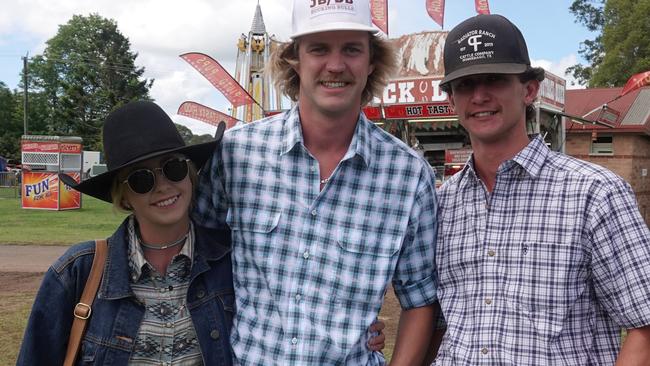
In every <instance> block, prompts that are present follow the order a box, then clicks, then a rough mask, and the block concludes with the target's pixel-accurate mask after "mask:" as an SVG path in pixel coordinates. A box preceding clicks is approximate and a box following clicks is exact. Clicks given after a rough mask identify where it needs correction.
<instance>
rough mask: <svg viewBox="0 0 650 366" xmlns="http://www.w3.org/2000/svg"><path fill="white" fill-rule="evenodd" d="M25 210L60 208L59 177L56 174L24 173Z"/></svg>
mask: <svg viewBox="0 0 650 366" xmlns="http://www.w3.org/2000/svg"><path fill="white" fill-rule="evenodd" d="M22 175H23V177H22V179H23V182H22V187H21V189H22V194H21V201H22V207H23V208H42V209H49V210H56V209H58V208H59V177H58V175H57V174H56V173H33V172H27V171H23V172H22Z"/></svg>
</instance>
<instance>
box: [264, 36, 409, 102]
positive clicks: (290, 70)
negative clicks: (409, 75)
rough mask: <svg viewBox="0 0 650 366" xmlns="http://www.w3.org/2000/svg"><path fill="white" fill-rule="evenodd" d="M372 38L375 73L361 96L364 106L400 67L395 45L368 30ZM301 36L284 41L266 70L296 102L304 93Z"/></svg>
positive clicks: (371, 54)
mask: <svg viewBox="0 0 650 366" xmlns="http://www.w3.org/2000/svg"><path fill="white" fill-rule="evenodd" d="M368 36H369V38H370V63H371V64H372V65H373V66H374V70H373V72H372V73H371V74H370V75H368V81H367V82H366V87H365V89H363V93H362V95H361V103H362V105H366V104H368V103H369V102H370V101H371V100H372V98H373V97H374V96H376V95H380V94H381V93H382V92H383V91H384V88H385V87H386V84H387V83H388V80H389V79H390V77H391V76H392V75H393V73H394V72H395V70H396V69H397V60H396V59H395V50H394V48H393V45H392V44H391V43H390V42H389V41H387V40H385V39H382V38H379V37H378V36H376V35H373V34H370V33H368ZM298 47H300V37H298V38H297V39H294V40H292V41H291V42H286V43H281V44H280V45H279V46H278V47H277V48H276V49H275V50H274V51H273V52H272V53H271V59H270V61H269V64H268V65H267V68H266V72H268V73H270V74H271V76H273V80H274V83H275V85H276V86H277V87H278V89H280V90H281V91H282V92H283V93H284V94H286V95H287V96H288V97H289V98H291V100H293V101H294V102H295V101H297V100H298V93H299V92H300V76H299V75H298V73H297V72H296V70H295V69H294V67H295V66H297V65H298V64H299V63H300V61H299V60H298Z"/></svg>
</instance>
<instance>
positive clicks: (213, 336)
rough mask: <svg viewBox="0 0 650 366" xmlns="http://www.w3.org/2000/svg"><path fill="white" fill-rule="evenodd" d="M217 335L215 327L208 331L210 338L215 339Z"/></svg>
mask: <svg viewBox="0 0 650 366" xmlns="http://www.w3.org/2000/svg"><path fill="white" fill-rule="evenodd" d="M219 336H220V334H219V331H218V330H216V329H213V330H212V332H210V338H212V339H215V340H216V339H219Z"/></svg>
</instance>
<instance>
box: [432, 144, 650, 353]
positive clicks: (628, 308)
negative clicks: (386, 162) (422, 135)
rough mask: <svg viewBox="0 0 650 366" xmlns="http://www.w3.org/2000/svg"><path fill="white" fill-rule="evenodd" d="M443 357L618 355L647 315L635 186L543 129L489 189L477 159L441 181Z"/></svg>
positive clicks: (646, 268) (647, 270)
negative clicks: (551, 141) (570, 152)
mask: <svg viewBox="0 0 650 366" xmlns="http://www.w3.org/2000/svg"><path fill="white" fill-rule="evenodd" d="M438 197H439V218H438V220H439V228H438V230H439V231H438V247H437V252H436V258H437V263H438V276H439V288H438V297H439V299H440V302H441V306H442V312H443V314H444V316H445V319H446V322H447V332H446V334H445V337H444V340H443V343H442V345H441V348H440V352H439V354H438V358H437V360H436V362H435V365H478V364H493V365H496V364H499V365H613V364H614V361H615V358H616V355H617V354H618V350H619V341H620V329H621V327H624V328H637V327H642V326H646V325H650V233H649V231H648V227H647V226H646V224H645V223H644V221H643V219H642V218H641V216H640V214H639V209H638V208H637V205H636V200H635V198H634V194H633V192H632V190H631V189H630V187H629V185H628V184H627V183H625V182H624V181H623V180H622V179H621V178H620V177H618V176H616V175H615V174H613V173H611V172H610V171H608V170H606V169H604V168H602V167H599V166H597V165H594V164H590V163H587V162H584V161H581V160H577V159H575V158H572V157H569V156H566V155H564V154H559V153H555V152H552V151H550V150H549V149H548V148H547V147H546V145H545V144H544V142H543V141H542V139H541V138H539V137H536V138H534V139H532V140H531V142H530V144H529V145H528V146H527V147H526V148H525V149H523V150H522V151H521V152H519V153H518V154H517V155H516V156H515V157H514V158H513V159H512V160H508V161H506V162H504V163H503V164H501V166H500V167H499V169H498V171H497V179H496V184H495V186H494V190H493V192H492V193H490V194H488V192H487V190H486V189H485V186H484V185H483V183H482V182H481V181H480V180H479V179H478V178H477V176H476V173H475V171H474V170H473V163H472V160H470V162H469V163H468V164H467V165H466V166H465V168H464V169H463V170H462V171H461V172H459V173H458V174H456V175H455V176H453V177H452V178H451V179H450V180H449V181H447V182H445V184H444V185H443V186H442V187H441V188H440V190H439V191H438Z"/></svg>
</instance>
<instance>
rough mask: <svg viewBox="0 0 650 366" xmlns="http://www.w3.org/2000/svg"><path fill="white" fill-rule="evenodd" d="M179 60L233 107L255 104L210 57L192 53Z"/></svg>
mask: <svg viewBox="0 0 650 366" xmlns="http://www.w3.org/2000/svg"><path fill="white" fill-rule="evenodd" d="M181 58H182V59H183V60H185V61H187V62H188V63H189V64H190V65H192V67H194V68H195V69H196V70H197V71H198V72H200V73H201V75H203V76H205V78H206V79H208V81H210V83H212V85H214V87H215V88H217V89H218V90H219V91H220V92H221V93H222V94H223V96H224V97H226V99H228V101H229V102H230V103H232V105H233V106H235V107H239V106H242V105H247V104H253V103H255V104H257V102H256V101H255V99H253V97H251V96H250V94H248V92H247V91H246V89H244V88H242V86H241V85H239V83H237V81H236V80H235V79H233V77H232V76H230V74H229V73H228V72H227V71H226V70H225V69H224V68H223V67H222V66H221V65H219V63H218V62H217V61H216V60H215V59H213V58H212V57H210V56H208V55H204V54H202V53H197V52H192V53H185V54H182V55H181Z"/></svg>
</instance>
